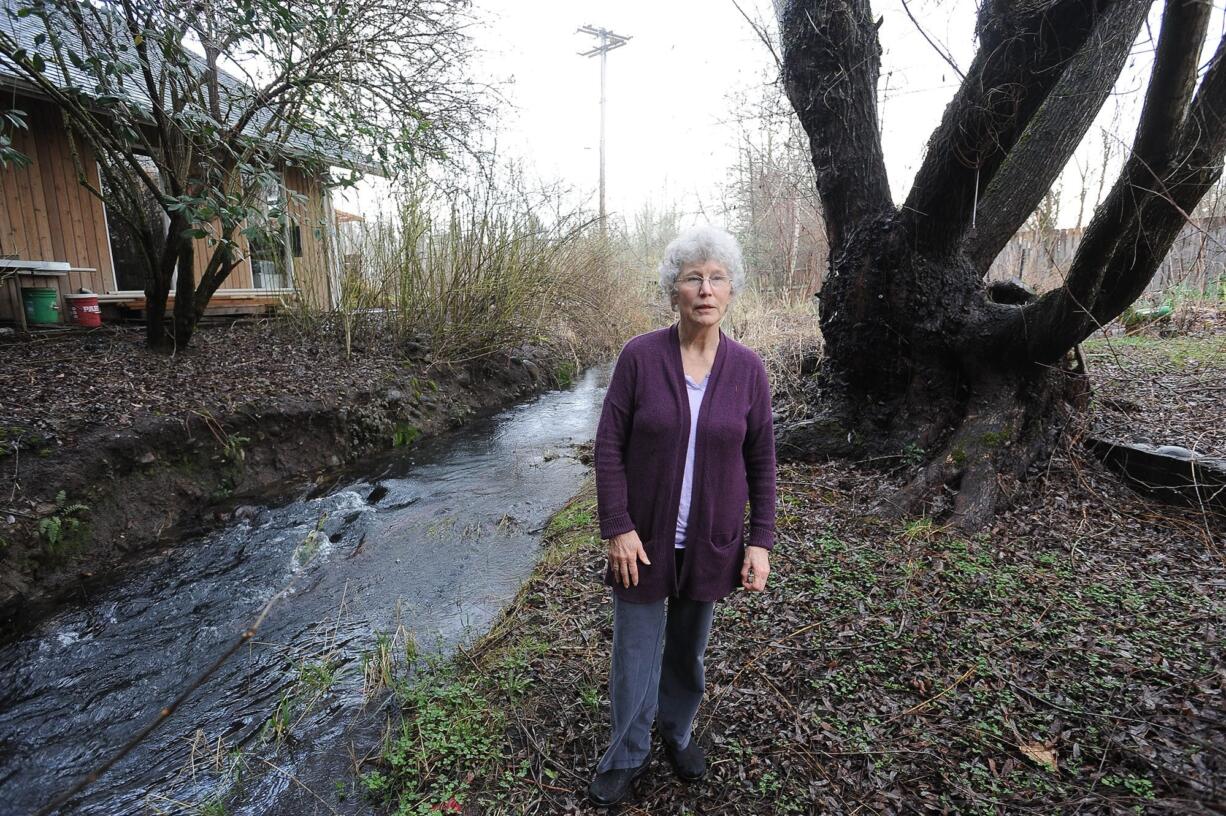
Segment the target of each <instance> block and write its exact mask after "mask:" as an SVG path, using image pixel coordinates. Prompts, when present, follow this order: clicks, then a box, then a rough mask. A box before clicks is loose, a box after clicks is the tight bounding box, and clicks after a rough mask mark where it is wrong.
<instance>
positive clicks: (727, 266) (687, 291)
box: [588, 227, 775, 806]
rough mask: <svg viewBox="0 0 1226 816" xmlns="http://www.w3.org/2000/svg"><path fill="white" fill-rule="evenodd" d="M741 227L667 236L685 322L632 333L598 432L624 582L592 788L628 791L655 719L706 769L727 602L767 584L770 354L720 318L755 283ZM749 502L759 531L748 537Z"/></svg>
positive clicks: (681, 758) (599, 794) (604, 498)
mask: <svg viewBox="0 0 1226 816" xmlns="http://www.w3.org/2000/svg"><path fill="white" fill-rule="evenodd" d="M744 277H745V273H744V268H743V266H742V262H741V252H740V249H739V248H738V247H737V244H736V241H735V240H734V239H733V238H732V236H730V235H728V234H727V233H726V232H723V231H722V230H718V229H714V228H711V227H702V228H698V229H694V230H690V231H688V232H685V233H682V234H681V235H680V236H678V237H677V238H676V239H675V240H674V241H673V242H672V243H671V244H669V245H668V249H667V250H665V257H664V261H663V262H662V263H661V264H660V285H661V286H662V287H663V288H664V290H665V291H666V292H667V293H668V295H669V297H670V299H671V301H672V306H673V309H674V310H675V311H676V312H677V317H678V319H677V322H676V323H675V324H674V325H672V326H670V327H668V328H666V329H660V330H659V331H654V332H649V333H648V334H643V335H639V336H638V337H635V338H634V339H632V340H631V341H630V342H628V343H627V344H626V346H625V348H624V349H622V353H621V355H620V356H619V357H618V360H617V367H616V368H615V369H614V371H613V377H612V380H611V382H610V383H609V390H608V393H607V394H606V396H605V400H604V409H603V412H602V413H601V417H600V425H599V428H598V429H597V431H596V489H597V500H598V506H599V515H600V534H601V537H602V538H604V539H607V540H608V546H609V566H608V572H607V573H606V576H605V583H607V584H608V585H609V586H611V587H612V589H613V660H612V668H611V671H610V673H609V697H610V699H611V701H612V715H613V729H612V738H611V739H610V742H609V748H608V750H607V751H606V752H605V754H604V756H603V757H602V758H601V760H600V763H599V764H598V765H597V767H596V775H595V777H594V778H593V779H592V783H591V785H590V786H589V787H588V795H589V796H590V797H591V799H592V801H593V802H595V803H596V804H598V805H603V806H608V805H612V804H614V803H615V802H618V801H620V800H621V799H623V798H624V797H625V795H626V793H627V792H628V791H629V790H630V786H631V784H632V783H633V782H634V780H635V779H636V778H638V777H639V776H640V775H641V774H642V773H643V772H644V771H645V770H646V769H647V765H648V763H649V762H650V760H651V725H652V722H653V721H654V722H655V723H656V726H657V730H658V732H659V735H660V738H661V740H662V741H663V742H664V747H665V749H666V751H667V752H668V756H669V759H670V760H671V762H672V764H673V767H674V769H675V770H676V772H677V775H678V776H679V777H680V778H681V779H682V780H685V781H687V782H692V781H695V780H697V779H700V778H701V777H702V775H703V774H704V773H705V771H706V759H705V757H704V755H703V750H702V748H701V747H700V746H699V745H698V743H697V741H696V740H694V739H693V738H692V737H693V735H692V726H693V722H694V716H695V714H696V713H697V712H698V704H699V702H700V701H701V700H702V694H703V688H704V683H705V680H704V675H703V652H704V651H705V650H706V646H707V636H708V635H709V634H710V631H711V619H712V615H713V613H714V608H715V602H716V601H718V600H720V599H721V598H723V597H724V596H726V595H727V594H728V593H730V592H731V591H732V590H733V589H734V588H735V587H736V586H737V584H738V583H739V584H740V585H741V586H743V587H744V588H745V589H747V590H750V591H753V592H760V591H761V590H762V589H763V588H765V586H766V577H767V574H768V573H769V572H770V566H769V558H768V553H769V552H770V550H771V547H772V546H773V543H774V529H775V442H774V433H773V430H772V427H771V395H770V386H769V384H768V382H767V378H766V369H765V368H764V367H763V365H762V361H761V359H759V358H758V356H757V354H755V353H754V352H753V351H751V350H750V349H748V348H746V347H745V346H742V345H741V344H740V343H737V342H735V341H733V340H730V339H728V337H727V336H725V335H724V333H723V332H721V331H720V329H719V324H720V321H722V320H723V317H724V313H725V312H726V311H727V309H728V305H729V304H730V303H731V302H732V298H733V295H735V294H736V292H737V291H739V290H740V289H741V287H742V286H743V285H744ZM746 501H748V502H749V505H750V517H749V539H748V541H745V539H744V536H743V534H744V526H745V503H746Z"/></svg>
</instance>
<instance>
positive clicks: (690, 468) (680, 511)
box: [648, 365, 711, 557]
mask: <svg viewBox="0 0 1226 816" xmlns="http://www.w3.org/2000/svg"><path fill="white" fill-rule="evenodd" d="M683 367H684V365H683ZM710 376H711V375H710V374H708V375H707V376H706V377H703V378H702V382H700V383H696V382H694V381H693V380H691V379H690V375H689V374H686V375H685V393H686V396H687V397H689V400H690V441H689V444H688V445H686V447H685V472H684V473H683V474H682V476H681V501H680V502H679V504H678V507H677V532H676V534H675V535H674V537H673V543H674V544H675V545H676V547H677V549H679V550H684V549H685V528H686V526H687V524H688V523H689V520H690V500H691V499H692V498H693V497H694V440H696V439H697V438H698V413H699V410H700V409H701V408H702V396H703V394H705V393H707V379H708V378H709V377H710ZM648 557H650V556H648Z"/></svg>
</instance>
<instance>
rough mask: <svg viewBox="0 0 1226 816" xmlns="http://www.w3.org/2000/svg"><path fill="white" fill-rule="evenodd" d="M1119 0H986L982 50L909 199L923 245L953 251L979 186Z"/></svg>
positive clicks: (908, 214)
mask: <svg viewBox="0 0 1226 816" xmlns="http://www.w3.org/2000/svg"><path fill="white" fill-rule="evenodd" d="M1119 1H1120V2H1122V0H1119ZM1017 5H1018V6H1022V5H1023V4H1021V3H1017ZM1114 5H1115V2H1114V1H1113V0H1049V2H1047V3H1044V4H1038V5H1037V7H1036V4H1034V3H1029V4H1024V7H1023V8H1015V7H1013V3H1011V2H1007V1H1006V0H997V2H995V3H988V4H985V6H984V7H983V9H982V10H981V12H980V22H979V35H980V47H979V52H978V53H977V54H976V55H975V60H974V62H973V63H972V64H971V67H970V69H969V70H968V71H967V78H966V81H964V82H963V83H962V87H961V88H960V89H959V90H958V93H957V95H956V96H955V97H954V99H953V101H952V102H950V104H949V107H947V108H946V109H945V116H944V118H943V119H942V121H941V124H940V126H938V128H937V130H936V131H935V132H934V133H933V134H932V138H931V139H930V140H929V142H928V152H927V156H926V157H925V159H924V163H923V165H922V166H921V167H920V170H919V172H918V173H917V174H916V176H915V184H914V186H912V188H911V192H910V194H909V195H908V196H907V201H906V204H905V205H904V207H903V215H904V218H906V219H907V222H908V225H909V226H910V228H911V232H912V234H913V236H914V241H915V244H916V247H917V249H919V251H920V252H922V253H926V254H930V255H936V256H941V255H948V254H950V253H952V252H953V251H954V249H955V248H956V247H957V246H958V244H959V243H960V241H961V239H962V237H963V235H964V234H965V232H966V230H967V229H968V228H969V226H970V224H971V218H972V214H973V212H974V205H975V200H976V198H977V197H978V191H979V190H980V189H983V188H984V187H986V186H987V185H989V184H990V183H991V181H992V180H993V178H994V177H995V176H996V173H997V171H998V170H999V169H1000V167H1001V165H1002V164H1003V163H1004V161H1005V159H1006V157H1007V156H1008V154H1009V153H1010V152H1011V151H1012V150H1013V149H1014V146H1015V145H1016V144H1017V141H1018V138H1019V137H1020V136H1021V134H1022V133H1023V131H1024V130H1025V129H1026V126H1027V124H1029V122H1030V120H1031V119H1032V118H1033V117H1034V115H1035V112H1036V111H1037V110H1038V109H1039V107H1040V105H1042V103H1043V101H1044V100H1045V99H1046V98H1047V96H1048V94H1049V93H1051V90H1052V88H1053V87H1055V85H1056V83H1057V82H1058V81H1059V79H1060V77H1061V75H1062V74H1063V73H1064V70H1065V68H1066V67H1067V65H1068V64H1069V61H1070V60H1071V59H1072V58H1073V57H1074V56H1075V55H1076V54H1077V52H1078V51H1080V50H1081V48H1082V46H1083V45H1084V44H1085V42H1086V40H1087V39H1088V38H1089V37H1090V35H1091V33H1092V32H1093V31H1094V28H1095V26H1096V24H1097V23H1098V21H1099V20H1100V19H1101V18H1102V17H1103V16H1104V15H1105V14H1106V12H1107V11H1108V10H1109V9H1110V8H1111V7H1112V6H1114Z"/></svg>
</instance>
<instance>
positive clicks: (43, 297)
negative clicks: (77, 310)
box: [21, 286, 60, 323]
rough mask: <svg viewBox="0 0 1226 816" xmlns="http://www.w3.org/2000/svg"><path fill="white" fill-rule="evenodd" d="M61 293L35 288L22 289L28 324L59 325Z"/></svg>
mask: <svg viewBox="0 0 1226 816" xmlns="http://www.w3.org/2000/svg"><path fill="white" fill-rule="evenodd" d="M59 295H60V293H59V291H58V290H56V289H40V288H36V287H33V286H23V287H21V304H22V306H23V307H25V310H26V322H27V323H59V322H60V304H59V299H60V298H59Z"/></svg>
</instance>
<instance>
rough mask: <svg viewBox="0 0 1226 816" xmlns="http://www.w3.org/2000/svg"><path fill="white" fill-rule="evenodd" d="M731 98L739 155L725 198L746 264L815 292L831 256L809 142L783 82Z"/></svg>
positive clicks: (763, 280)
mask: <svg viewBox="0 0 1226 816" xmlns="http://www.w3.org/2000/svg"><path fill="white" fill-rule="evenodd" d="M763 36H764V37H766V36H767V35H766V34H765V33H764V34H763ZM767 41H768V42H769V40H767ZM731 102H732V104H731V108H732V109H733V110H734V111H736V119H735V122H734V123H733V124H734V125H735V126H736V130H737V142H738V144H737V160H736V164H735V165H733V167H732V168H730V170H731V172H730V173H729V178H728V181H727V182H726V183H725V184H724V199H725V202H726V206H727V208H728V209H729V210H730V212H729V213H727V217H728V219H729V221H730V223H731V225H732V230H733V232H734V233H735V234H736V236H737V239H738V241H739V242H740V244H741V247H742V249H743V250H744V252H745V263H746V265H747V267H748V268H749V269H750V271H751V272H752V273H753V278H754V280H755V281H756V282H757V283H756V285H758V286H763V287H765V288H768V289H771V290H777V291H781V292H782V291H793V292H796V291H800V292H804V294H806V295H808V294H812V293H813V292H815V291H816V290H817V287H818V286H819V285H820V283H821V270H822V269H823V268H824V267H825V264H826V254H827V253H826V235H825V230H824V226H823V223H822V216H821V201H820V200H819V198H818V196H817V188H816V186H815V184H814V177H813V164H812V161H811V160H810V159H809V156H808V150H807V142H808V140H807V138H806V136H805V134H804V131H803V130H801V128H800V124H799V123H798V122H797V121H796V117H795V116H792V115H791V111H790V110H789V107H788V103H787V98H786V97H785V96H784V94H783V92H782V88H781V87H780V86H779V85H778V83H764V84H763V85H762V86H761V87H759V88H758V89H757V91H756V92H745V93H739V94H737V95H735V96H734V97H733V98H732V100H731Z"/></svg>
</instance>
